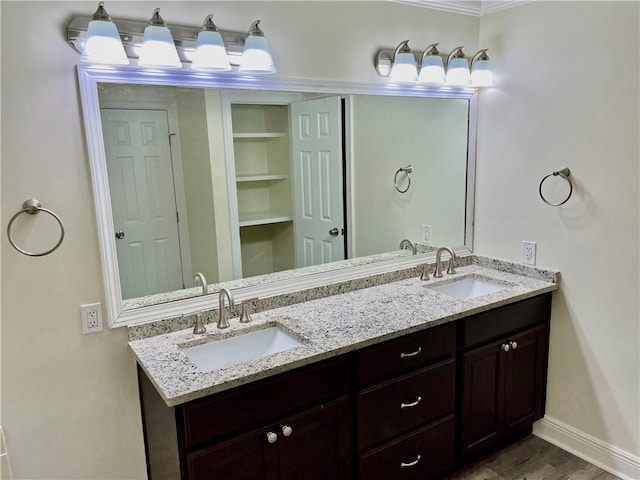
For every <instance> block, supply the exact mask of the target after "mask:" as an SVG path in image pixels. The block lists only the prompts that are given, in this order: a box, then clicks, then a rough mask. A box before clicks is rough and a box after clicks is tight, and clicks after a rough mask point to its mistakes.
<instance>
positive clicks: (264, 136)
mask: <svg viewBox="0 0 640 480" xmlns="http://www.w3.org/2000/svg"><path fill="white" fill-rule="evenodd" d="M286 137H287V134H286V133H284V132H274V133H266V132H250V133H234V134H233V138H234V139H236V140H242V139H245V140H246V139H252V138H255V139H261V138H262V139H270V138H286Z"/></svg>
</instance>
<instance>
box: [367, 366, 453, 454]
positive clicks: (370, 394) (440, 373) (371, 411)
mask: <svg viewBox="0 0 640 480" xmlns="http://www.w3.org/2000/svg"><path fill="white" fill-rule="evenodd" d="M454 396H455V359H453V358H452V359H449V360H445V361H443V362H440V363H437V364H435V365H432V366H429V367H426V368H423V369H421V370H418V371H417V372H415V373H411V374H408V375H405V376H403V377H400V378H398V379H397V380H392V381H389V382H385V383H382V384H380V385H377V386H375V387H371V388H368V389H365V390H362V391H360V392H359V393H358V395H357V408H358V447H359V450H360V451H362V450H365V449H367V448H369V447H372V446H374V445H376V444H377V443H380V442H383V441H386V440H388V439H390V438H391V437H393V436H395V435H398V434H401V433H403V432H406V431H408V430H410V429H412V428H414V427H416V426H419V425H422V424H424V423H427V422H429V421H431V420H434V419H436V418H438V417H441V416H444V415H447V414H449V413H452V412H453V408H454Z"/></svg>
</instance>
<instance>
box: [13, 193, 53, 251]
mask: <svg viewBox="0 0 640 480" xmlns="http://www.w3.org/2000/svg"><path fill="white" fill-rule="evenodd" d="M41 211H42V212H46V213H48V214H49V215H51V216H52V217H53V218H55V219H56V221H57V222H58V225H60V239H59V240H58V243H56V244H55V245H54V246H53V248H50V249H49V250H47V251H46V252H42V253H31V252H27V251H26V250H23V249H22V248H20V247H19V246H17V245H16V243H15V242H14V240H13V238H12V237H11V226H12V225H13V222H14V221H15V219H16V218H18V216H19V215H20V214H22V213H28V214H29V215H36V214H37V213H39V212H41ZM7 237H9V243H10V244H11V246H12V247H13V248H15V249H16V250H17V251H19V252H20V253H22V254H24V255H28V256H29V257H44V256H45V255H49V254H50V253H51V252H53V251H54V250H55V249H56V248H58V247H59V246H60V244H61V243H62V240H64V225H63V224H62V220H60V217H58V215H56V214H55V213H53V212H52V211H51V210H47V209H46V208H42V205H41V204H40V202H39V201H38V200H36V199H35V198H30V199H28V200H26V201H25V202H24V203H23V204H22V210H20V211H19V212H18V213H16V214H15V215H14V216H13V217H11V220H9V225H7Z"/></svg>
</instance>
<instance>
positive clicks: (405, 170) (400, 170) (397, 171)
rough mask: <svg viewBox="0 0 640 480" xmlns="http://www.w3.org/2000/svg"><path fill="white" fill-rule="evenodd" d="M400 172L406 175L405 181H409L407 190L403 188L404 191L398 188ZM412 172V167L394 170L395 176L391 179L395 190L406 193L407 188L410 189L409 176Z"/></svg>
mask: <svg viewBox="0 0 640 480" xmlns="http://www.w3.org/2000/svg"><path fill="white" fill-rule="evenodd" d="M400 172H404V173H406V174H407V179H408V180H409V183H408V185H407V188H405V189H404V190H402V189H401V188H400V187H399V186H398V174H399V173H400ZM411 172H413V165H407V166H406V167H400V168H399V169H398V170H396V174H395V176H394V177H393V185H394V186H395V187H396V190H397V191H398V192H399V193H407V191H408V190H409V187H411V175H410V173H411Z"/></svg>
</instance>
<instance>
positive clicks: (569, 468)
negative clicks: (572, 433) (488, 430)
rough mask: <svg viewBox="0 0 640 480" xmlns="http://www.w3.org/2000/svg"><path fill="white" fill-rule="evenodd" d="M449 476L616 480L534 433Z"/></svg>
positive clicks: (456, 479) (485, 479)
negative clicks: (535, 435)
mask: <svg viewBox="0 0 640 480" xmlns="http://www.w3.org/2000/svg"><path fill="white" fill-rule="evenodd" d="M450 480H619V479H618V477H615V476H613V475H611V474H610V473H608V472H605V471H604V470H601V469H600V468H598V467H595V466H593V465H591V464H590V463H588V462H586V461H584V460H582V459H580V458H578V457H576V456H574V455H571V454H570V453H568V452H565V451H564V450H562V449H560V448H558V447H556V446H555V445H552V444H550V443H549V442H545V441H544V440H542V439H540V438H538V437H534V436H533V435H531V436H529V437H527V438H524V439H522V440H520V441H519V442H517V443H515V444H513V445H511V446H510V447H508V448H505V449H504V450H502V451H500V452H498V453H497V454H495V455H492V456H490V457H488V458H487V459H485V460H483V461H482V462H481V463H478V464H477V465H475V466H473V467H471V468H469V469H468V470H465V471H464V472H462V473H459V474H458V475H456V476H454V477H451V479H450Z"/></svg>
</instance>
